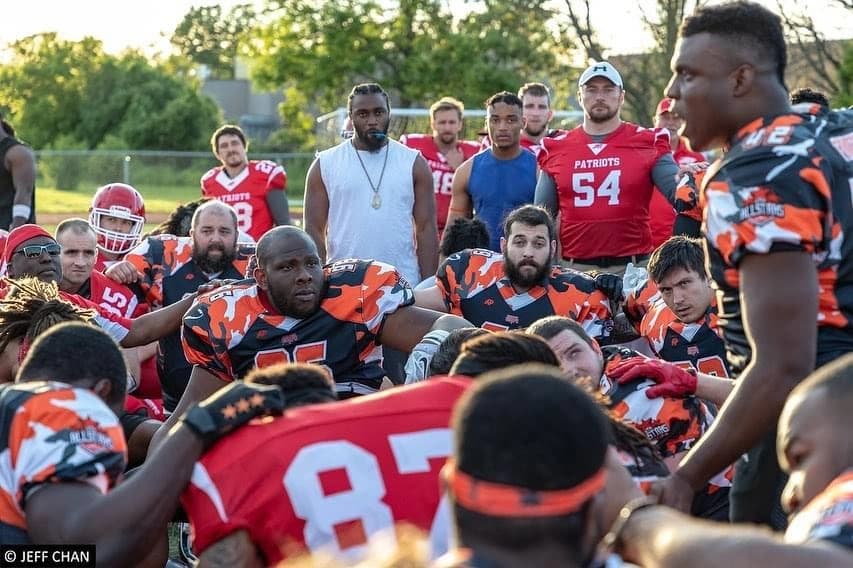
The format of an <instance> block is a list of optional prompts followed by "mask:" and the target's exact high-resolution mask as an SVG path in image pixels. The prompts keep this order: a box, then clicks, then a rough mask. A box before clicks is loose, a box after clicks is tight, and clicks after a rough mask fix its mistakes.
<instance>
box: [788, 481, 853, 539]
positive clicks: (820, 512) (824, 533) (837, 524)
mask: <svg viewBox="0 0 853 568" xmlns="http://www.w3.org/2000/svg"><path fill="white" fill-rule="evenodd" d="M785 540H786V541H787V542H790V543H794V544H801V543H805V542H809V541H816V540H817V541H820V540H825V541H828V542H832V543H835V544H838V545H841V546H843V547H845V548H847V549H849V550H850V551H851V552H853V469H848V470H847V471H845V472H844V473H842V474H841V475H839V476H838V477H836V478H835V480H833V482H832V483H830V484H829V485H828V486H827V487H826V489H824V490H823V492H821V493H820V495H818V496H817V497H815V498H814V499H812V500H811V501H810V502H809V503H808V504H807V505H806V506H805V507H804V508H803V509H802V510H801V511H799V512H798V513H797V514H796V515H794V517H793V518H792V519H791V524H790V525H788V530H787V531H786V532H785Z"/></svg>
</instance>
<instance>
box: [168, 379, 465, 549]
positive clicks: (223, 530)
mask: <svg viewBox="0 0 853 568" xmlns="http://www.w3.org/2000/svg"><path fill="white" fill-rule="evenodd" d="M470 384H471V381H470V380H469V379H463V378H448V377H445V378H436V379H433V380H430V381H427V382H423V383H420V384H417V385H412V386H407V387H404V388H399V389H393V390H391V391H387V392H384V393H380V394H376V395H371V396H368V397H363V398H360V399H355V400H348V401H343V402H338V403H331V404H322V405H314V406H309V407H307V408H300V409H297V410H292V411H291V410H288V411H287V413H286V414H285V416H283V417H281V418H276V419H272V420H270V419H265V420H256V421H254V422H252V423H251V424H249V425H247V426H244V427H242V428H240V429H239V430H238V431H237V432H235V433H233V434H231V435H229V436H228V437H227V438H225V439H224V440H222V441H221V442H219V443H218V444H217V445H216V446H215V447H214V448H213V449H212V450H211V451H209V452H207V453H206V454H205V455H204V456H203V457H202V458H201V460H200V461H199V462H198V463H197V464H196V466H195V469H194V470H193V475H192V480H191V482H190V485H189V486H188V487H187V489H186V491H184V494H183V497H182V502H183V506H184V509H185V510H186V512H187V515H188V516H189V519H190V523H191V525H192V531H193V549H194V551H195V552H196V553H197V554H198V553H201V552H203V551H204V550H205V549H206V548H207V547H209V546H210V545H211V544H213V543H215V542H216V541H217V540H219V539H221V538H223V537H224V536H227V535H228V534H230V533H232V532H234V531H238V530H241V529H242V530H246V531H248V533H249V536H250V537H251V539H252V541H253V542H254V543H255V544H256V545H257V546H258V548H259V549H260V550H261V551H262V553H263V554H264V556H265V557H266V563H267V564H268V565H273V564H276V563H278V562H279V561H281V560H282V559H283V558H285V557H287V556H292V555H295V554H298V553H304V552H306V551H310V552H317V551H321V550H322V551H325V552H327V553H331V554H332V555H334V556H336V557H339V558H345V559H348V560H354V559H357V558H358V557H360V556H361V555H362V554H363V553H364V552H366V548H367V547H366V545H367V543H368V541H369V540H370V538H372V537H374V536H375V535H377V533H380V532H382V533H383V534H384V535H386V537H387V538H389V539H390V542H389V544H393V541H394V539H395V536H394V531H393V530H392V529H393V527H394V526H395V525H397V524H398V523H402V522H405V523H409V524H411V525H414V526H415V527H417V528H419V529H422V530H424V531H430V530H432V529H433V528H434V529H435V532H436V533H439V534H441V533H443V531H444V530H445V529H446V528H447V527H446V526H445V521H446V519H447V513H448V511H446V510H442V508H440V507H439V501H440V492H439V491H440V484H439V479H438V475H439V471H440V470H441V467H442V466H443V465H444V461H445V459H446V458H447V456H448V455H449V454H450V451H451V447H452V436H451V431H450V428H449V424H450V418H451V412H452V410H453V406H454V404H455V403H456V401H457V400H458V399H459V397H460V396H461V395H462V394H463V393H464V391H465V389H467V388H468V386H469V385H470ZM436 520H438V523H436V522H435V521H436Z"/></svg>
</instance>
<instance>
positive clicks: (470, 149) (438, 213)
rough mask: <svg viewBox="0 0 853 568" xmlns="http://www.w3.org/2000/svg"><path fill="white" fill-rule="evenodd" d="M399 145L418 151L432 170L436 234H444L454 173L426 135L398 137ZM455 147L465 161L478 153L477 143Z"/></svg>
mask: <svg viewBox="0 0 853 568" xmlns="http://www.w3.org/2000/svg"><path fill="white" fill-rule="evenodd" d="M400 143H401V144H405V145H406V146H408V147H409V148H413V149H415V150H418V151H419V152H420V153H421V155H422V156H423V157H424V159H425V160H426V161H427V164H429V169H430V170H432V185H433V189H434V191H435V218H436V221H437V222H438V234H439V235H441V234H442V233H443V232H444V225H445V224H446V222H447V213H448V211H449V210H450V196H451V186H452V184H453V173H454V172H455V171H456V170H455V169H454V168H453V167H452V166H451V165H450V164H448V163H447V159H446V158H445V157H444V154H442V153H441V152H439V151H438V146H437V145H436V143H435V139H434V138H433V137H432V136H430V135H428V134H405V135H403V136H401V137H400ZM456 147H457V148H458V149H459V151H460V152H462V156H463V158H464V159H465V160H467V159H468V158H470V157H471V156H473V155H474V154H476V153H477V152H479V151H480V145H479V144H478V143H477V142H469V141H467V140H460V141H459V142H458V143H457V145H456Z"/></svg>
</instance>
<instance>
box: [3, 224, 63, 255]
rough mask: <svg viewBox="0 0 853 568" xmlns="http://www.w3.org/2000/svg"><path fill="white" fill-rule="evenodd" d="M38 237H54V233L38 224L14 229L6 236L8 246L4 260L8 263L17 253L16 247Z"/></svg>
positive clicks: (4, 251) (5, 249)
mask: <svg viewBox="0 0 853 568" xmlns="http://www.w3.org/2000/svg"><path fill="white" fill-rule="evenodd" d="M36 237H47V238H49V239H53V235H51V234H50V233H48V232H47V231H45V230H44V229H42V228H41V227H40V226H38V225H21V226H20V227H16V228H15V229H12V231H11V232H10V233H9V236H8V237H6V247H5V248H4V249H3V260H4V261H5V262H6V263H7V264H8V263H9V262H11V261H12V255H13V254H15V249H16V248H18V246H19V245H21V243H25V242H27V241H28V240H30V239H34V238H36Z"/></svg>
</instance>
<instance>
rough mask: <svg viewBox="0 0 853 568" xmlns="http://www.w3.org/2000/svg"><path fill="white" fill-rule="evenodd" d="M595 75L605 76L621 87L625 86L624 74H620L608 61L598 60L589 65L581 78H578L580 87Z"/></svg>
mask: <svg viewBox="0 0 853 568" xmlns="http://www.w3.org/2000/svg"><path fill="white" fill-rule="evenodd" d="M593 77H604V78H605V79H609V80H610V82H611V83H613V84H614V85H616V86H617V87H619V88H620V89H622V88H624V87H623V86H622V76H621V75H620V74H619V71H617V70H616V68H615V67H613V66H612V65H611V64H610V63H608V62H606V61H597V62H595V63H593V64H592V65H590V66H589V67H587V68H586V71H584V72H583V73H581V78H580V79H578V87H583V86H584V85H586V84H587V83H588V82H589V80H590V79H592V78H593Z"/></svg>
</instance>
